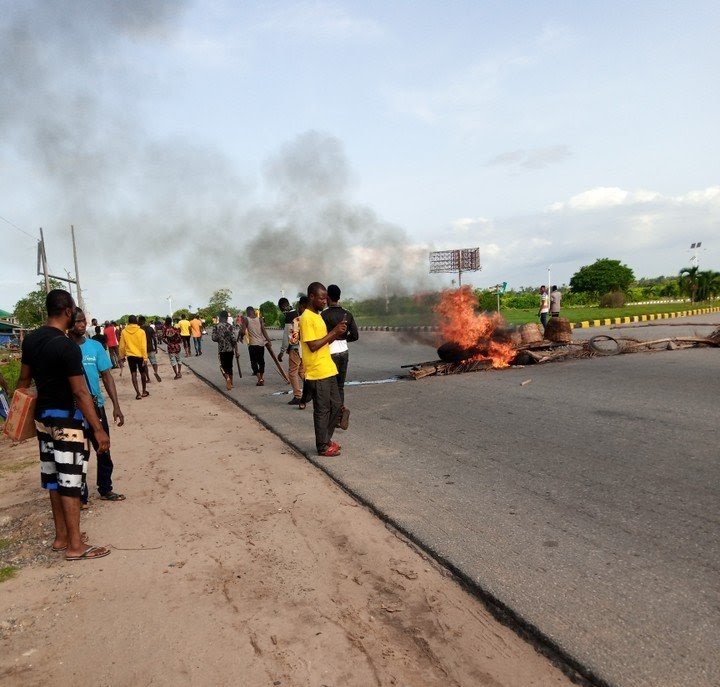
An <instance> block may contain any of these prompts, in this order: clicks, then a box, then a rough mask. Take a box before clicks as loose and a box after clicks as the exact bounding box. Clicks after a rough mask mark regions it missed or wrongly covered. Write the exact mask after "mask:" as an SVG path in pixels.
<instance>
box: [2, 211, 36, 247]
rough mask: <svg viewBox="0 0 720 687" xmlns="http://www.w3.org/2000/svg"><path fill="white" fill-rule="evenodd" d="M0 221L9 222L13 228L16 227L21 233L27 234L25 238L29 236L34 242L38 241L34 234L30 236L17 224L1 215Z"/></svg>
mask: <svg viewBox="0 0 720 687" xmlns="http://www.w3.org/2000/svg"><path fill="white" fill-rule="evenodd" d="M0 219H1V220H2V221H3V222H7V223H8V224H9V225H10V226H11V227H14V228H15V229H17V230H18V231H19V232H20V233H22V234H25V236H29V237H30V238H31V239H32V240H33V241H37V237H36V236H33V235H32V234H28V233H27V232H26V231H25V230H24V229H21V228H20V227H19V226H18V225H17V224H13V223H12V222H11V221H10V220H9V219H5V218H4V217H3V216H2V215H0Z"/></svg>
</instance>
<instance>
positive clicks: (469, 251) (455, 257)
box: [430, 248, 482, 273]
mask: <svg viewBox="0 0 720 687" xmlns="http://www.w3.org/2000/svg"><path fill="white" fill-rule="evenodd" d="M480 269H482V267H481V266H480V248H459V249H457V250H436V251H433V252H432V253H430V272H458V273H460V272H477V271H478V270H480Z"/></svg>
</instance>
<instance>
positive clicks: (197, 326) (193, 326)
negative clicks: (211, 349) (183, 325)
mask: <svg viewBox="0 0 720 687" xmlns="http://www.w3.org/2000/svg"><path fill="white" fill-rule="evenodd" d="M202 330H203V321H202V320H201V319H200V317H199V316H198V315H193V318H192V320H190V335H191V336H192V341H193V346H194V347H195V355H202Z"/></svg>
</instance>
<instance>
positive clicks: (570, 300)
mask: <svg viewBox="0 0 720 687" xmlns="http://www.w3.org/2000/svg"><path fill="white" fill-rule="evenodd" d="M562 304H563V305H564V306H567V307H570V306H573V305H577V306H588V305H597V298H596V297H595V296H593V294H591V293H586V292H579V293H576V292H575V291H568V292H567V293H564V294H563V301H562Z"/></svg>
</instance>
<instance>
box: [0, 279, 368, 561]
mask: <svg viewBox="0 0 720 687" xmlns="http://www.w3.org/2000/svg"><path fill="white" fill-rule="evenodd" d="M340 295H341V291H340V288H339V287H338V286H337V285H330V286H328V287H327V289H326V288H325V286H324V285H323V284H321V283H320V282H313V283H312V284H310V285H309V286H308V288H307V295H306V296H303V297H301V298H300V299H299V301H298V303H297V306H296V307H293V306H292V305H291V303H290V302H289V301H288V299H287V298H281V299H280V301H279V302H278V307H279V308H280V311H281V313H282V318H283V322H282V324H283V337H282V344H281V347H280V352H279V354H278V355H277V357H275V353H274V351H273V349H272V344H271V340H270V336H269V335H268V332H267V329H266V327H265V323H264V320H263V318H262V316H261V314H260V313H259V312H258V311H257V310H256V309H255V308H253V307H248V308H247V309H246V310H245V311H244V313H238V314H237V316H236V317H234V318H233V317H232V316H231V315H230V313H229V312H228V311H222V312H220V313H219V315H218V316H217V318H215V320H214V321H213V326H212V331H211V338H212V340H213V341H215V342H216V343H217V351H218V360H219V366H220V372H221V374H222V376H223V378H224V380H225V385H226V388H227V389H228V390H231V389H233V382H234V375H233V359H234V360H235V362H236V363H237V369H238V375H239V376H240V377H241V376H242V372H241V369H240V360H239V351H238V346H239V345H240V344H241V343H243V342H244V343H246V344H247V346H248V353H249V357H250V366H251V370H252V375H253V376H254V377H255V379H256V382H255V384H256V385H257V386H263V385H264V384H265V352H266V351H268V352H269V353H270V355H271V356H272V357H273V358H274V359H275V360H276V361H277V363H278V366H280V364H281V363H282V360H283V357H284V356H285V355H287V359H288V371H287V375H286V379H287V380H288V382H289V383H290V385H291V387H292V399H291V400H290V401H289V405H291V406H297V407H298V408H300V409H304V408H305V407H306V405H307V404H308V403H312V404H313V426H314V433H315V445H316V449H317V451H318V454H319V455H321V456H325V457H334V456H337V455H338V454H339V453H340V451H341V446H340V445H339V444H338V443H337V442H336V441H334V440H333V436H334V433H335V430H336V429H337V428H341V429H347V428H348V423H349V417H350V411H349V410H348V408H347V406H346V405H345V389H344V387H345V379H346V375H347V369H348V359H349V354H348V342H352V341H356V340H357V339H358V329H357V326H356V324H355V321H354V318H353V316H352V314H351V313H350V312H349V311H347V310H346V309H344V308H343V307H342V306H341V305H340ZM46 309H47V321H46V323H45V325H43V326H41V327H39V328H38V329H36V330H34V331H32V332H30V333H29V334H28V335H27V336H26V337H25V338H24V340H23V343H22V359H21V370H20V377H19V380H18V385H17V386H18V388H21V389H22V388H28V387H30V385H31V384H32V383H33V382H34V384H35V387H36V390H37V396H36V401H35V411H34V420H35V427H36V431H37V437H38V444H39V452H40V476H41V484H42V487H43V488H44V489H46V490H47V491H48V493H49V496H50V506H51V510H52V515H53V522H54V524H55V538H54V540H53V543H52V550H53V551H55V552H64V554H65V559H66V560H69V561H78V560H91V559H95V558H102V557H104V556H107V555H109V554H110V549H108V548H107V547H103V546H97V545H92V544H90V543H88V542H87V541H86V540H85V538H84V536H83V535H82V534H81V530H80V513H81V510H83V508H84V507H86V506H87V503H88V497H89V490H88V485H87V479H86V476H87V465H88V459H89V457H90V446H92V447H93V449H94V451H95V453H96V456H97V490H98V494H99V497H100V498H101V499H103V500H106V501H110V502H117V501H123V500H125V498H126V497H125V495H124V494H121V493H118V492H117V491H115V490H114V489H113V481H112V475H113V461H112V458H111V454H110V423H109V421H108V416H107V412H106V409H105V397H104V395H103V391H102V389H103V388H104V390H105V393H106V394H107V396H108V398H109V399H110V402H111V404H112V419H113V423H114V424H115V425H116V426H118V427H119V426H122V425H123V424H124V422H125V418H124V415H123V412H122V410H121V408H120V402H119V400H118V394H117V387H116V384H115V378H114V377H113V374H112V370H113V369H120V374H121V375H122V372H123V370H124V367H125V364H127V367H128V368H129V370H130V378H131V383H132V386H133V389H134V391H135V398H136V399H137V400H142V399H144V398H147V397H148V396H149V395H150V392H149V391H148V388H147V387H148V385H149V384H150V370H151V369H152V371H153V374H154V377H155V380H156V381H157V382H161V381H162V378H161V376H160V374H159V371H158V362H157V354H158V344H159V343H160V344H161V345H164V346H165V348H166V350H167V355H168V358H169V362H170V366H171V368H172V370H173V372H174V375H175V376H174V379H180V378H181V377H182V363H181V354H182V353H183V352H184V356H185V357H186V358H187V357H190V356H191V355H193V351H194V355H195V356H200V355H202V353H203V351H202V337H203V333H204V328H205V323H204V322H202V320H201V319H200V318H199V317H198V316H197V315H195V316H193V318H192V319H191V320H188V319H187V318H181V319H180V320H179V321H177V322H174V321H173V320H172V318H170V317H168V318H166V319H165V322H164V323H163V322H160V321H156V322H153V323H148V322H147V320H146V318H145V317H143V316H142V315H141V316H136V315H130V316H129V317H128V322H127V324H126V325H124V326H123V325H118V323H117V322H114V321H106V322H105V323H104V325H103V326H101V325H100V324H99V323H98V322H97V320H96V319H92V321H91V325H90V327H88V324H87V319H86V316H85V313H84V312H83V311H82V310H80V309H79V308H78V307H77V306H76V305H75V302H74V300H73V298H72V296H71V294H70V293H68V292H67V291H65V290H63V289H54V290H52V291H50V292H49V293H48V295H47V298H46ZM191 340H192V349H191ZM280 369H281V371H282V368H280ZM283 374H284V372H283ZM2 381H3V382H4V380H2ZM2 386H3V387H5V384H4V383H3V385H2Z"/></svg>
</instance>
